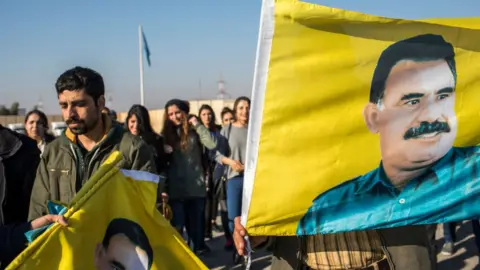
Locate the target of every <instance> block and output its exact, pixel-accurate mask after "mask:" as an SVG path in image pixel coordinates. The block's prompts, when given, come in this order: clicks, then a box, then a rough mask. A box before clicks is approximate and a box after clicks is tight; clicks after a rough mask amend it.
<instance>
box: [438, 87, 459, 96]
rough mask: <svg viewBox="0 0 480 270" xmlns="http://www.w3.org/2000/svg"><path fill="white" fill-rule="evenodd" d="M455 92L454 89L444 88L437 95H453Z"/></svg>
mask: <svg viewBox="0 0 480 270" xmlns="http://www.w3.org/2000/svg"><path fill="white" fill-rule="evenodd" d="M454 91H455V90H453V88H452V87H445V88H442V89H440V90H438V91H437V95H440V94H451V93H453V92H454Z"/></svg>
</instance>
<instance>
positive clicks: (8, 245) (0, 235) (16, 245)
mask: <svg viewBox="0 0 480 270" xmlns="http://www.w3.org/2000/svg"><path fill="white" fill-rule="evenodd" d="M30 229H31V226H30V223H29V222H24V223H19V224H11V225H5V226H0V262H2V265H1V266H0V269H5V267H7V265H8V263H10V261H11V260H13V259H14V258H15V257H16V256H17V255H18V254H19V253H20V252H22V250H23V249H24V248H25V247H26V245H27V239H26V237H25V233H26V232H27V231H29V230H30Z"/></svg>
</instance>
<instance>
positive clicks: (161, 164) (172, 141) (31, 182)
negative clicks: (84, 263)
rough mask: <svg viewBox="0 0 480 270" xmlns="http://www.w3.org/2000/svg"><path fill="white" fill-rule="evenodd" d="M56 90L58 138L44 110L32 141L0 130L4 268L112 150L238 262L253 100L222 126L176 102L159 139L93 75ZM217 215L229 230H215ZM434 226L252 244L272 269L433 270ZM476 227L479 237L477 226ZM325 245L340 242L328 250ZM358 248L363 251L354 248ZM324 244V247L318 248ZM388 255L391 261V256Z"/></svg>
mask: <svg viewBox="0 0 480 270" xmlns="http://www.w3.org/2000/svg"><path fill="white" fill-rule="evenodd" d="M55 88H56V93H57V97H58V101H59V104H60V109H61V113H62V116H63V118H64V120H65V122H66V124H67V129H66V130H65V132H64V133H63V134H62V135H61V136H59V137H57V138H55V137H53V136H52V135H51V134H50V133H49V132H48V130H49V126H48V119H47V117H46V115H45V114H44V113H43V112H41V111H39V110H33V111H31V112H29V113H28V114H27V115H26V117H25V130H26V136H25V135H21V134H18V133H15V132H13V131H11V130H9V129H7V128H5V127H3V126H1V125H0V202H1V203H2V204H1V205H2V206H1V207H0V221H1V225H2V226H1V227H0V261H1V268H4V267H5V266H6V265H8V263H9V262H10V261H11V260H13V259H14V258H15V256H16V255H18V254H19V253H20V252H21V251H22V249H23V248H25V245H26V243H27V239H26V238H25V236H24V233H25V232H27V231H29V230H32V229H38V228H40V227H42V226H45V225H46V224H49V223H52V222H58V223H60V224H62V225H64V226H68V224H67V222H68V221H67V220H65V219H64V218H63V217H61V216H57V215H49V214H47V201H58V202H61V203H64V204H68V203H70V202H71V200H72V199H73V197H74V196H75V194H76V193H77V192H78V191H79V190H80V189H81V188H82V186H83V185H84V184H85V183H86V182H87V181H88V180H89V178H90V177H91V175H92V174H93V173H94V172H95V171H96V170H97V169H98V168H99V167H100V166H101V164H102V163H103V162H104V161H105V159H106V158H107V157H108V156H109V154H110V153H112V152H113V151H120V152H121V153H122V155H123V156H124V161H123V162H121V163H119V166H121V167H122V168H124V169H134V170H140V171H147V172H150V173H155V174H158V175H160V176H161V179H162V180H161V181H160V183H159V185H158V192H157V208H158V209H159V211H160V212H161V213H162V214H163V215H164V216H165V218H167V219H168V220H170V222H171V225H172V226H173V227H174V228H175V229H176V230H177V231H178V232H179V233H181V234H183V235H186V239H187V243H188V244H189V246H190V248H191V249H192V251H193V252H194V253H195V254H197V255H202V254H205V253H209V252H211V250H210V248H209V246H208V242H206V240H208V239H211V238H212V237H213V231H215V230H216V231H224V237H225V249H226V250H228V251H231V253H232V260H233V262H234V263H239V262H240V256H242V255H244V254H245V247H246V243H245V236H247V235H248V234H247V232H246V230H245V228H243V227H242V225H241V224H240V221H239V216H240V214H241V205H242V190H243V172H244V169H245V167H244V164H245V157H246V142H247V130H248V124H249V120H250V119H249V118H250V115H249V111H250V100H249V99H248V98H247V97H239V98H237V99H236V100H235V102H234V105H233V108H232V109H230V108H224V109H223V110H222V112H221V115H220V119H218V120H217V117H216V115H215V112H214V110H213V109H212V108H211V107H210V106H209V105H206V104H204V105H202V106H201V107H200V109H199V111H198V113H197V114H196V115H195V114H193V113H192V112H191V111H190V105H189V103H188V102H187V101H184V100H180V99H172V100H169V101H168V102H167V103H166V104H165V110H164V112H165V114H164V120H163V127H162V130H161V133H156V132H155V131H154V130H153V128H152V125H151V123H150V116H149V113H148V110H147V108H145V107H144V106H142V105H133V106H132V107H131V108H130V110H129V111H128V114H127V117H126V119H125V121H124V123H120V122H118V121H117V119H116V115H115V114H114V113H112V111H110V110H109V109H108V108H106V106H105V86H104V82H103V78H102V76H101V75H100V74H99V73H97V72H96V71H94V70H92V69H89V68H83V67H75V68H73V69H70V70H67V71H65V72H64V73H63V74H61V75H60V77H59V78H58V80H57V82H56V84H55ZM218 215H219V216H220V217H221V225H222V226H219V225H218V224H217V216H218ZM444 227H445V230H444V231H445V240H446V243H445V245H444V247H443V249H442V251H443V252H444V253H445V254H449V255H451V254H452V253H453V248H454V246H453V243H454V241H455V224H453V223H452V224H445V225H444ZM435 229H436V226H435V225H431V226H408V227H399V228H393V229H388V230H383V231H382V230H379V231H378V232H377V231H370V232H349V233H343V234H335V235H324V236H322V237H323V238H318V237H314V236H312V237H306V241H303V242H301V241H298V239H297V237H250V238H249V239H250V244H251V246H252V247H254V248H261V247H267V246H270V247H271V248H272V250H273V252H274V255H275V256H274V259H273V266H272V268H273V269H294V268H296V267H297V266H298V265H299V264H298V263H299V256H298V254H297V253H298V252H299V251H302V252H303V254H307V256H306V257H305V258H304V262H305V261H306V262H307V263H306V264H308V265H310V266H311V265H316V263H315V260H317V259H318V256H327V257H326V258H328V260H329V261H331V262H332V265H333V264H334V263H333V262H338V264H339V265H340V264H341V265H347V266H348V265H350V266H352V265H353V266H354V265H355V263H358V264H362V263H363V264H367V263H370V264H371V265H373V267H374V268H358V267H357V268H355V269H431V268H434V265H435V263H434V260H435V258H434V254H433V252H432V250H433V249H434V248H432V243H433V240H434V234H435ZM474 231H475V234H476V236H477V235H479V231H480V229H478V221H477V222H475V223H474ZM376 233H381V234H382V237H383V239H384V240H386V242H385V243H383V244H382V243H376V241H374V240H372V241H369V240H368V239H377V238H376V236H375V235H374V234H376ZM360 238H361V239H367V241H366V242H365V241H360V240H359V239H360ZM367 242H368V245H366V244H365V243H367ZM326 243H334V244H331V245H330V244H329V246H328V247H327V245H326ZM352 243H357V244H358V247H356V248H355V247H352V246H351V245H352ZM364 244H365V245H364ZM319 245H320V246H322V245H324V246H325V249H324V250H321V251H319V249H318V248H315V246H319ZM235 247H236V248H235ZM383 247H385V250H383ZM311 254H313V255H312V256H310V255H311ZM385 254H389V256H391V257H392V259H391V260H390V259H389V260H387V259H386V257H385ZM357 257H358V258H359V259H358V262H357V261H356V259H355V258H357ZM398 258H400V259H398ZM309 260H311V261H312V262H310V263H309ZM392 261H393V263H395V264H396V268H395V267H394V266H393V265H392ZM317 266H318V263H317ZM414 266H415V267H414ZM304 267H306V266H305V265H304ZM319 267H324V268H316V269H353V268H345V267H343V268H329V267H330V266H328V265H323V266H319ZM99 269H101V268H99Z"/></svg>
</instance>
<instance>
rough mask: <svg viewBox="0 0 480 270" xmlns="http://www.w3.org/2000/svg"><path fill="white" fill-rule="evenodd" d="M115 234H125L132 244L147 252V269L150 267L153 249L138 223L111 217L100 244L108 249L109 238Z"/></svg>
mask: <svg viewBox="0 0 480 270" xmlns="http://www.w3.org/2000/svg"><path fill="white" fill-rule="evenodd" d="M117 234H123V235H125V236H126V237H127V238H128V240H130V242H131V243H132V244H134V245H135V246H137V247H139V248H141V249H142V250H144V251H145V252H146V253H147V256H148V269H150V268H151V267H152V263H153V250H152V247H151V246H150V242H149V241H148V237H147V235H146V234H145V231H143V229H142V227H141V226H140V225H139V224H138V223H136V222H133V221H131V220H129V219H126V218H115V219H112V221H110V224H108V227H107V231H106V232H105V237H103V242H102V245H103V247H104V248H105V249H108V244H109V242H110V238H112V237H113V236H115V235H117Z"/></svg>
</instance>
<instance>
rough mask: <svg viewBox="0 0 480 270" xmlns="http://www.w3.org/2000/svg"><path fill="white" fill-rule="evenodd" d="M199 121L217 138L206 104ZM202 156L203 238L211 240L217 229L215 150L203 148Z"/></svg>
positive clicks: (213, 115) (217, 129)
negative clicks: (204, 192) (205, 190)
mask: <svg viewBox="0 0 480 270" xmlns="http://www.w3.org/2000/svg"><path fill="white" fill-rule="evenodd" d="M198 115H199V116H200V121H202V124H203V125H204V126H205V127H206V128H207V129H208V130H209V131H210V133H211V134H212V135H213V136H215V137H218V135H219V134H220V130H221V128H222V127H221V126H219V125H217V124H216V117H215V112H214V111H213V109H212V107H210V106H209V105H207V104H203V105H202V106H201V107H200V109H199V110H198ZM203 154H204V157H203V158H204V160H205V164H204V168H205V171H204V173H205V185H206V186H207V197H206V203H205V238H208V239H211V238H212V230H213V229H214V228H215V229H216V228H217V221H216V218H217V209H218V201H217V199H216V197H215V196H214V195H215V194H214V189H213V187H214V185H213V184H214V182H213V171H214V169H215V164H216V161H215V150H208V149H206V148H205V147H203Z"/></svg>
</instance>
